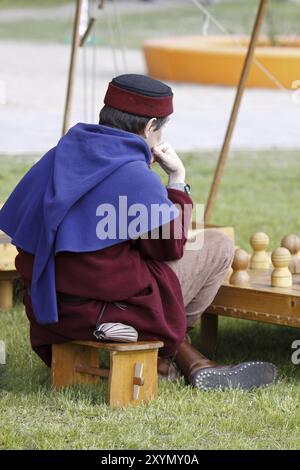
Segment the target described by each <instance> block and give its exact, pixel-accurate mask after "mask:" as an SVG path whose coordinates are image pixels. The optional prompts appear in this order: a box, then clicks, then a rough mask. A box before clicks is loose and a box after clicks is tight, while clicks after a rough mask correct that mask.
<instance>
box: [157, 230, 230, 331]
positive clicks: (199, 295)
mask: <svg viewBox="0 0 300 470" xmlns="http://www.w3.org/2000/svg"><path fill="white" fill-rule="evenodd" d="M189 243H190V242H189V241H187V242H186V244H185V250H184V254H183V256H182V258H180V259H179V260H174V261H165V262H166V263H167V264H168V265H169V266H170V268H171V269H172V270H173V271H174V272H175V273H176V275H177V277H178V279H179V282H180V285H181V290H182V295H183V300H184V306H185V311H186V315H187V324H188V328H190V327H192V326H193V325H194V324H195V323H196V322H197V320H198V319H199V318H200V317H201V314H202V313H203V312H204V311H205V310H206V309H207V307H209V305H210V304H211V303H212V301H213V299H214V297H215V296H216V294H217V292H218V290H219V287H220V285H221V284H222V281H223V280H224V278H225V276H226V274H227V273H228V270H229V268H230V266H231V263H232V260H233V256H234V244H233V242H232V241H231V240H230V239H229V238H228V237H227V236H226V235H224V234H223V233H221V232H219V231H217V230H214V229H209V230H207V231H205V232H204V243H203V246H202V248H198V249H196V250H195V249H193V250H187V249H186V247H187V245H188V244H189Z"/></svg>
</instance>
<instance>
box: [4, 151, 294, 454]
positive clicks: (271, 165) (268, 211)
mask: <svg viewBox="0 0 300 470" xmlns="http://www.w3.org/2000/svg"><path fill="white" fill-rule="evenodd" d="M216 157H217V155H216V154H215V153H213V152H212V153H207V152H205V153H204V152H198V153H193V154H192V153H190V154H186V155H183V156H182V158H183V161H184V163H185V166H186V169H187V181H188V182H189V183H190V184H191V187H192V196H193V199H194V201H195V202H203V201H205V198H206V196H207V191H208V188H209V184H210V182H211V178H212V174H213V169H214V165H215V162H216ZM33 161H34V157H28V156H21V157H17V159H15V158H14V157H8V156H7V157H6V156H2V157H1V156H0V175H1V177H0V178H1V179H0V201H4V200H5V198H6V197H7V196H8V195H9V193H10V192H11V190H12V189H13V187H14V185H15V184H16V182H17V181H18V180H19V179H20V177H21V176H22V175H23V174H24V172H25V171H26V169H27V168H29V167H30V165H31V164H32V162H33ZM159 174H160V175H162V172H160V171H159ZM163 180H164V182H165V181H166V179H165V177H163ZM299 181H300V166H299V152H296V151H295V152H293V151H283V150H281V151H275V150H274V151H270V152H246V151H245V152H233V153H232V154H231V157H230V161H229V164H228V166H227V169H226V174H225V177H224V179H223V183H222V187H221V191H220V194H219V197H218V203H217V207H216V210H215V211H214V217H213V222H215V223H218V224H230V225H233V226H234V227H235V230H236V241H237V243H239V244H240V245H242V246H243V247H244V248H247V249H249V245H248V238H249V236H250V235H251V234H252V233H253V232H254V231H257V230H264V231H266V232H267V233H268V234H269V235H270V237H271V242H272V245H271V248H274V247H276V246H277V245H278V244H279V242H280V239H281V237H282V236H283V235H285V234H286V233H289V232H296V233H300V221H299V205H298V201H299V200H300V188H299ZM220 323H221V325H220V334H219V346H218V352H217V359H218V361H219V362H223V363H233V362H240V361H244V360H255V359H259V360H269V361H273V362H274V363H275V364H276V365H278V367H279V374H280V375H279V380H278V382H277V383H276V384H275V385H273V386H272V387H270V388H268V389H263V390H258V391H256V392H254V391H253V392H242V391H228V392H206V393H202V392H199V391H197V390H195V389H192V388H191V387H189V386H186V385H184V383H183V382H180V381H179V382H177V383H175V384H171V383H161V384H160V387H159V398H158V400H156V401H154V402H152V403H151V404H150V405H149V406H142V407H139V408H134V407H129V408H127V409H125V410H120V409H119V410H113V409H109V408H108V407H107V406H106V405H105V393H106V388H105V384H104V383H101V384H99V387H86V388H80V389H79V388H76V387H73V388H71V389H69V390H67V391H62V392H55V393H54V392H53V391H52V390H51V387H50V377H49V370H48V369H47V368H46V366H44V365H43V364H42V362H41V361H40V360H39V359H38V358H37V357H36V356H35V355H34V354H33V353H32V352H31V349H30V346H29V343H28V333H29V332H28V323H27V320H26V319H25V315H24V312H23V307H22V305H20V304H17V305H16V307H15V308H14V309H13V310H12V311H10V312H6V313H2V314H1V315H0V338H1V339H3V340H5V341H6V342H7V350H8V361H7V366H6V367H5V368H2V369H0V423H1V427H0V448H5V449H7V448H10V449H12V448H17V449H215V448H218V449H249V448H250V449H263V448H266V449H296V448H299V443H300V403H299V396H300V366H294V365H293V364H292V363H291V354H292V349H291V344H292V342H293V341H294V340H295V339H300V332H299V330H297V329H291V328H284V327H276V326H268V325H263V324H258V323H254V322H246V321H239V320H233V319H226V318H222V319H221V322H220ZM192 337H193V341H194V343H195V344H196V345H197V344H198V346H199V340H198V338H199V325H198V326H196V327H195V329H194V330H193V332H192Z"/></svg>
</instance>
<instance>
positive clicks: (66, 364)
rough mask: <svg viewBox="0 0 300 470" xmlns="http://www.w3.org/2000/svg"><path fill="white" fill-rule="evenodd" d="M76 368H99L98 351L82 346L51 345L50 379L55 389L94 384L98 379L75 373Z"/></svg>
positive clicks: (69, 344)
mask: <svg viewBox="0 0 300 470" xmlns="http://www.w3.org/2000/svg"><path fill="white" fill-rule="evenodd" d="M76 366H79V367H80V366H85V367H91V368H92V367H94V368H97V367H98V366H99V356H98V350H97V349H93V348H90V347H86V346H83V345H78V344H73V343H64V344H53V345H52V365H51V378H52V385H53V387H54V388H55V389H59V388H63V387H67V386H68V385H72V384H95V383H97V382H98V380H99V379H98V377H97V376H94V375H91V374H88V373H86V374H85V373H80V372H77V371H76Z"/></svg>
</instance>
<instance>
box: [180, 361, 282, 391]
mask: <svg viewBox="0 0 300 470" xmlns="http://www.w3.org/2000/svg"><path fill="white" fill-rule="evenodd" d="M276 377H277V369H276V367H275V366H274V365H273V364H270V363H269V362H244V363H241V364H238V365H236V366H217V367H206V368H201V369H198V370H196V371H195V372H193V374H192V375H191V376H190V377H189V381H190V383H191V385H193V386H194V387H196V388H198V389H199V390H204V391H206V390H218V389H219V390H226V389H236V388H239V389H241V390H251V389H254V388H258V387H263V386H268V385H270V384H271V383H273V382H274V380H275V379H276Z"/></svg>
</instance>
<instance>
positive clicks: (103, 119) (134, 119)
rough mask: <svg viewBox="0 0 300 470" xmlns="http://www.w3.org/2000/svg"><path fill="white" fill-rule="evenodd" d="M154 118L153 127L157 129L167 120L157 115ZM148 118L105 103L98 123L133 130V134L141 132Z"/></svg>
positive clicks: (128, 130)
mask: <svg viewBox="0 0 300 470" xmlns="http://www.w3.org/2000/svg"><path fill="white" fill-rule="evenodd" d="M153 117H155V116H153ZM156 119H157V121H156V122H155V128H154V129H155V130H156V131H158V130H159V129H160V128H161V127H162V126H163V125H164V124H165V123H166V122H167V121H168V120H169V117H168V116H166V117H158V118H156ZM149 120H150V118H149V117H147V116H137V115H135V114H129V113H126V112H125V111H120V110H119V109H116V108H112V107H110V106H107V105H104V106H103V108H102V109H101V111H100V114H99V124H103V125H106V126H110V127H116V128H117V129H121V130H123V131H127V132H133V133H134V134H139V133H140V132H142V131H143V129H145V127H146V125H147V122H148V121H149Z"/></svg>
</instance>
